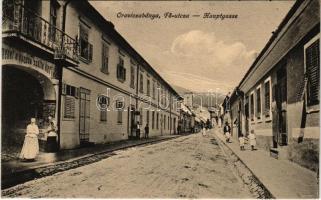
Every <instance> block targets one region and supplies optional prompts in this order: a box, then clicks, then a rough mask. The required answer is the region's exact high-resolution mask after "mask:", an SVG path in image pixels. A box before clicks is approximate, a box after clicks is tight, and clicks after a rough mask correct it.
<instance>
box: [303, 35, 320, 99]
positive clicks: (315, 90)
mask: <svg viewBox="0 0 321 200" xmlns="http://www.w3.org/2000/svg"><path fill="white" fill-rule="evenodd" d="M319 65H320V49H319V40H317V41H315V42H314V43H313V44H311V46H309V47H308V48H307V49H306V72H307V75H308V88H307V89H308V90H307V93H308V105H315V104H318V103H319V86H320V66H319Z"/></svg>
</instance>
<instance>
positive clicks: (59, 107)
mask: <svg viewBox="0 0 321 200" xmlns="http://www.w3.org/2000/svg"><path fill="white" fill-rule="evenodd" d="M71 1H72V0H68V1H66V2H65V3H64V5H63V7H62V24H61V30H62V34H65V27H66V10H67V6H68V4H69V3H70V2H71ZM60 45H61V48H63V45H64V35H62V38H61V44H60ZM56 65H57V64H56ZM58 65H60V66H56V70H57V74H58V80H59V83H58V84H59V86H58V112H57V113H58V116H57V126H58V131H57V132H58V148H59V149H60V136H61V94H62V75H63V66H61V64H58Z"/></svg>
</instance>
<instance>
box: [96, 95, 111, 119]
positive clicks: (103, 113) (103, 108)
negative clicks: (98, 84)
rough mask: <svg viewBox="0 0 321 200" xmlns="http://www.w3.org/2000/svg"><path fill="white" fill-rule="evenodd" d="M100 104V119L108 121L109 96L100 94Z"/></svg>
mask: <svg viewBox="0 0 321 200" xmlns="http://www.w3.org/2000/svg"><path fill="white" fill-rule="evenodd" d="M98 105H99V110H100V121H107V107H108V105H109V97H107V96H103V95H101V96H98Z"/></svg>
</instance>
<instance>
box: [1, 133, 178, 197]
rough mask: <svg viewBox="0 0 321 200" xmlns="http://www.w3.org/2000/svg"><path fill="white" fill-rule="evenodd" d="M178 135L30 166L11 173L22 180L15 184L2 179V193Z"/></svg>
mask: <svg viewBox="0 0 321 200" xmlns="http://www.w3.org/2000/svg"><path fill="white" fill-rule="evenodd" d="M178 137H181V135H178V136H174V137H168V138H160V139H156V140H151V141H146V142H142V143H138V144H132V145H128V146H123V147H119V148H114V149H109V150H105V151H100V152H98V153H94V154H90V155H85V156H81V157H77V158H72V159H69V160H65V161H59V162H55V163H52V164H47V165H42V166H36V167H33V168H30V169H27V170H22V171H18V172H15V173H13V174H10V176H9V177H8V178H12V177H20V178H21V179H22V180H21V181H19V182H17V183H13V184H12V183H11V184H10V182H9V183H7V184H3V183H4V181H3V180H2V184H1V187H2V188H1V189H2V195H3V196H7V195H10V194H11V193H13V192H15V191H16V189H15V188H13V189H12V190H10V187H14V186H16V185H18V184H22V183H25V182H27V181H30V180H34V179H37V178H42V177H46V176H50V175H53V174H56V173H58V172H62V171H67V170H70V169H74V168H78V167H81V166H84V165H88V164H91V163H94V162H98V161H100V160H102V159H105V158H108V157H110V156H112V155H115V154H113V152H114V151H118V150H123V149H128V148H132V147H137V146H143V145H147V144H155V143H158V142H162V141H167V140H171V139H175V138H178ZM4 189H8V190H6V191H3V190H4Z"/></svg>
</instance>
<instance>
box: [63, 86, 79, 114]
mask: <svg viewBox="0 0 321 200" xmlns="http://www.w3.org/2000/svg"><path fill="white" fill-rule="evenodd" d="M62 95H65V97H64V118H71V119H73V118H75V102H76V98H78V97H79V88H76V87H74V86H71V85H68V84H65V83H63V84H62Z"/></svg>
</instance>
